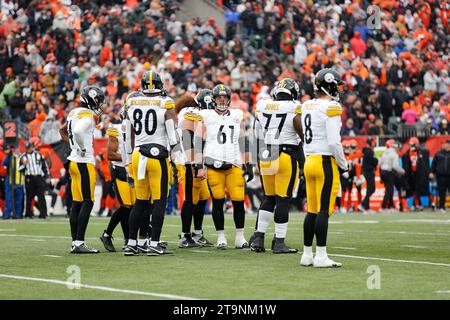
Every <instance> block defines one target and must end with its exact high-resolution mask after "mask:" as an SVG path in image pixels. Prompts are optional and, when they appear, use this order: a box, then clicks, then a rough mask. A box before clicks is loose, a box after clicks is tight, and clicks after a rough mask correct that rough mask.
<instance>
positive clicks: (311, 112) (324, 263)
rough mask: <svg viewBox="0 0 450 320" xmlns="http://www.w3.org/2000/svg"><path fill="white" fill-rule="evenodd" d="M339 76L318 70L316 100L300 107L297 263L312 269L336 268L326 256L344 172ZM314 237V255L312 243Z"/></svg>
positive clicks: (338, 264) (335, 73) (340, 79)
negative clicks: (302, 196) (301, 188)
mask: <svg viewBox="0 0 450 320" xmlns="http://www.w3.org/2000/svg"><path fill="white" fill-rule="evenodd" d="M343 84H344V82H343V81H342V78H341V76H340V75H339V73H338V72H336V71H335V70H333V69H329V68H326V69H322V70H320V71H319V72H318V73H317V74H316V77H315V79H314V88H315V91H316V98H315V99H312V100H308V101H306V102H304V103H303V104H302V126H303V134H304V145H303V149H304V152H305V155H306V161H305V167H304V174H305V181H306V195H307V201H308V212H307V214H306V217H305V221H304V223H303V233H304V249H303V255H302V258H301V261H300V264H301V265H303V266H311V265H313V266H314V267H340V266H341V263H338V262H334V261H333V260H331V259H330V258H329V257H328V255H327V249H326V248H327V247H326V245H327V233H328V218H329V216H330V215H331V214H332V212H333V209H334V205H335V202H336V196H337V194H338V191H339V184H340V179H339V177H340V174H339V171H341V172H342V171H343V172H345V171H348V164H347V160H346V159H345V155H344V151H343V148H342V144H341V136H340V130H341V126H342V122H341V114H342V106H341V104H340V103H339V102H338V101H339V92H340V91H342V90H343ZM314 236H316V255H315V257H313V252H312V242H313V239H314Z"/></svg>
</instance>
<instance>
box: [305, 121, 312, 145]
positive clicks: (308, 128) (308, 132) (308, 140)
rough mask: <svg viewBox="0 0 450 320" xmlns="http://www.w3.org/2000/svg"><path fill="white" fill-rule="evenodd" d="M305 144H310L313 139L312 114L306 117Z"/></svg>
mask: <svg viewBox="0 0 450 320" xmlns="http://www.w3.org/2000/svg"><path fill="white" fill-rule="evenodd" d="M304 122H305V143H306V144H310V143H311V142H312V139H313V132H312V129H311V114H310V113H308V114H307V115H306V116H305V121H304Z"/></svg>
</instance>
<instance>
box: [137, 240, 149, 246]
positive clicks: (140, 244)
mask: <svg viewBox="0 0 450 320" xmlns="http://www.w3.org/2000/svg"><path fill="white" fill-rule="evenodd" d="M146 243H147V239H138V241H137V244H138V246H144V245H145V244H146Z"/></svg>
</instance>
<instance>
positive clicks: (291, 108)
mask: <svg viewBox="0 0 450 320" xmlns="http://www.w3.org/2000/svg"><path fill="white" fill-rule="evenodd" d="M300 113H301V105H300V102H299V101H275V100H272V99H263V100H259V101H258V102H257V104H256V117H257V119H258V121H259V123H260V124H261V127H262V130H263V136H264V143H265V144H269V145H282V144H289V145H298V144H299V142H300V138H299V136H298V134H297V132H296V131H295V128H294V117H295V116H296V115H297V114H300Z"/></svg>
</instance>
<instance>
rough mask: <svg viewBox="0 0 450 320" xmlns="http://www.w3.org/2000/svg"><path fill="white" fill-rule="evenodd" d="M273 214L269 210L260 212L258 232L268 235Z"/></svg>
mask: <svg viewBox="0 0 450 320" xmlns="http://www.w3.org/2000/svg"><path fill="white" fill-rule="evenodd" d="M272 216H273V212H270V211H267V210H259V212H258V227H257V228H256V231H258V232H262V233H266V232H267V228H268V227H269V222H270V220H272Z"/></svg>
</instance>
